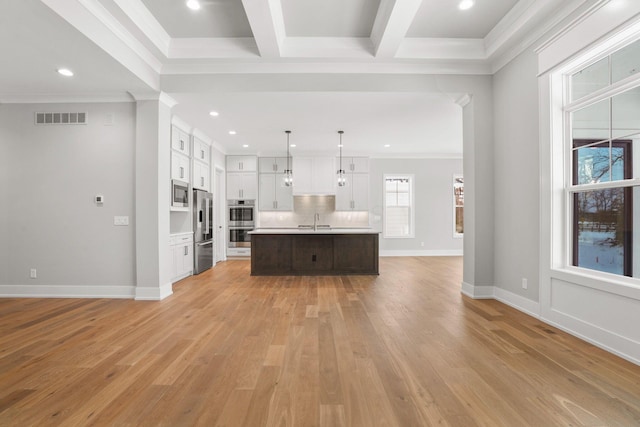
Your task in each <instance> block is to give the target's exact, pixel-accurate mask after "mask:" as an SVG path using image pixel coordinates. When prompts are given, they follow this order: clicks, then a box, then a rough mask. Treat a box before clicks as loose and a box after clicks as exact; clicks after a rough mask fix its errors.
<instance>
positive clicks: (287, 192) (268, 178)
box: [258, 173, 293, 211]
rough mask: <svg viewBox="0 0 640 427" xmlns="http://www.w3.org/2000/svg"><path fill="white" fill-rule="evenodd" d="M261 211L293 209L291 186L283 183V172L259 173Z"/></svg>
mask: <svg viewBox="0 0 640 427" xmlns="http://www.w3.org/2000/svg"><path fill="white" fill-rule="evenodd" d="M259 199H260V202H259V205H258V206H259V209H260V210H261V211H290V210H293V195H292V192H291V187H287V186H285V185H284V174H281V173H280V174H272V173H261V174H260V178H259Z"/></svg>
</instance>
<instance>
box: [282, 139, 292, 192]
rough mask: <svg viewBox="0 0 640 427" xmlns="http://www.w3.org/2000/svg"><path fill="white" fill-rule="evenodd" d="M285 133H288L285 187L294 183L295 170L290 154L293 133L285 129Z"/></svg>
mask: <svg viewBox="0 0 640 427" xmlns="http://www.w3.org/2000/svg"><path fill="white" fill-rule="evenodd" d="M284 133H286V134H287V168H286V169H285V170H284V178H283V183H284V186H285V187H291V186H292V185H293V171H292V170H291V165H290V163H289V161H290V158H291V156H290V155H289V147H290V145H289V135H291V131H290V130H285V131H284Z"/></svg>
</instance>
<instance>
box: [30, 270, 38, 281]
mask: <svg viewBox="0 0 640 427" xmlns="http://www.w3.org/2000/svg"><path fill="white" fill-rule="evenodd" d="M29 277H31V278H32V279H36V278H38V270H36V269H35V268H32V269H31V271H30V272H29Z"/></svg>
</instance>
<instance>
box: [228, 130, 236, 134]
mask: <svg viewBox="0 0 640 427" xmlns="http://www.w3.org/2000/svg"><path fill="white" fill-rule="evenodd" d="M236 133H237V132H236V131H235V130H230V131H229V135H235V134H236Z"/></svg>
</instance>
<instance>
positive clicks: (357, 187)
mask: <svg viewBox="0 0 640 427" xmlns="http://www.w3.org/2000/svg"><path fill="white" fill-rule="evenodd" d="M351 194H352V199H351V200H352V203H351V210H354V211H368V210H369V174H366V173H354V174H352V175H351Z"/></svg>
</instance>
